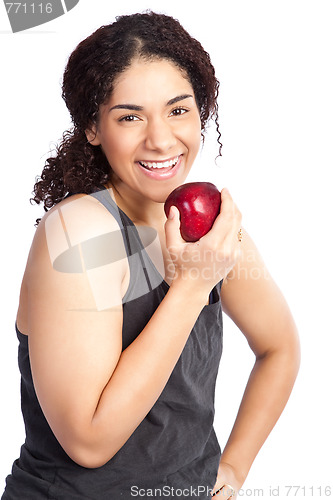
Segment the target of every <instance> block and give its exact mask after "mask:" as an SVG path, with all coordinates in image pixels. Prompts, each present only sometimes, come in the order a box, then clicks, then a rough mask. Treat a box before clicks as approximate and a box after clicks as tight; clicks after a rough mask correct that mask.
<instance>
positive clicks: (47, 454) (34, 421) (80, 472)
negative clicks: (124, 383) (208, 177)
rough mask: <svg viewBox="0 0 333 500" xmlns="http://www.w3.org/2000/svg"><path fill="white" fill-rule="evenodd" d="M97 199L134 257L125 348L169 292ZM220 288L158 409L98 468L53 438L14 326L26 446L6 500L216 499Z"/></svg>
mask: <svg viewBox="0 0 333 500" xmlns="http://www.w3.org/2000/svg"><path fill="white" fill-rule="evenodd" d="M91 196H94V197H95V198H96V199H98V200H99V201H100V202H101V203H102V204H103V205H104V206H105V207H106V208H107V210H109V212H110V213H111V214H112V215H113V216H114V217H115V219H116V220H117V222H118V224H119V227H120V230H121V232H122V236H123V241H124V244H125V248H126V252H127V256H128V259H129V260H128V261H129V267H130V283H129V287H128V290H127V292H126V295H125V296H124V298H123V332H122V335H123V349H126V347H127V346H128V345H129V344H130V343H131V342H132V341H133V340H134V339H135V338H136V337H137V336H138V335H139V334H140V332H141V331H142V330H143V328H144V327H145V325H146V324H147V323H148V321H149V320H150V318H151V316H152V315H153V314H154V312H155V310H156V308H157V307H158V305H159V304H160V303H161V301H162V300H163V298H164V297H165V295H166V294H167V293H168V289H169V286H168V284H167V283H166V282H165V281H164V280H163V277H162V276H161V274H160V273H159V272H158V270H157V269H156V267H155V266H154V264H153V263H152V261H151V260H150V258H149V256H148V254H147V252H146V250H145V245H144V244H143V242H142V239H141V238H140V235H139V232H138V231H137V229H136V227H135V225H134V224H133V222H132V221H131V220H130V219H129V218H128V217H127V215H126V214H125V213H124V212H123V211H121V210H120V209H119V208H118V207H117V205H116V204H115V203H114V201H113V200H112V198H111V197H110V195H109V193H108V191H106V190H104V189H103V190H100V191H97V192H96V193H93V194H92V195H91ZM221 284H222V283H221V282H220V283H219V284H218V285H216V287H214V289H213V290H212V292H211V296H210V303H209V305H207V306H205V307H204V308H203V309H202V311H201V313H200V315H199V317H198V318H197V321H196V323H195V325H194V327H193V329H192V331H191V333H190V336H189V338H188V340H187V342H186V344H185V347H184V349H183V351H182V353H181V355H180V358H179V359H178V362H177V363H176V365H175V368H174V370H173V372H172V374H171V376H170V378H169V380H168V382H167V384H166V386H165V388H164V390H163V391H162V393H161V395H160V397H159V398H158V400H157V401H156V403H155V404H154V406H153V407H152V409H151V410H150V411H149V413H148V414H147V415H146V417H145V418H144V420H143V421H142V422H141V424H140V425H139V426H138V427H137V429H136V430H135V431H134V432H133V434H132V435H131V436H130V438H129V439H128V440H127V442H126V443H125V444H124V446H123V447H122V448H121V449H120V450H119V451H118V452H117V453H116V455H114V457H113V458H112V459H111V460H109V461H108V462H107V463H106V464H105V465H103V466H102V467H99V468H97V469H86V468H84V467H81V466H79V465H77V464H76V463H75V462H73V461H72V460H71V459H70V458H69V457H68V455H67V454H66V453H65V452H64V450H63V449H62V447H61V446H60V444H59V442H58V441H57V439H56V438H55V436H54V434H53V432H52V430H51V428H50V427H49V425H48V423H47V421H46V419H45V417H44V414H43V412H42V409H41V407H40V405H39V402H38V399H37V397H36V393H35V389H34V385H33V380H32V376H31V369H30V361H29V351H28V337H27V336H26V335H23V334H22V333H21V332H19V331H18V329H17V327H16V332H17V336H18V340H19V351H18V362H19V368H20V372H21V406H22V414H23V418H24V423H25V429H26V440H25V443H24V444H23V445H22V447H21V453H20V457H19V458H18V459H17V460H15V462H14V464H13V468H12V473H11V474H10V475H9V476H8V477H7V479H6V489H5V492H4V494H3V496H2V500H9V499H15V500H18V499H23V498H24V499H27V500H28V499H33V500H39V499H40V500H42V499H43V500H45V499H50V500H51V499H52V500H85V499H86V500H88V499H89V500H118V499H119V498H123V499H125V500H132V499H133V498H136V497H137V498H141V499H151V498H155V499H159V498H173V497H176V498H184V499H185V498H186V499H188V498H195V499H198V498H199V499H210V498H211V496H210V490H211V489H212V488H213V486H214V484H215V481H216V476H217V469H218V464H219V460H220V455H221V451H220V447H219V444H218V441H217V438H216V435H215V432H214V428H213V420H214V395H215V383H216V377H217V373H218V367H219V362H220V357H221V353H222V309H221V301H220V289H221ZM15 326H16V325H15ZM110 425H112V421H110Z"/></svg>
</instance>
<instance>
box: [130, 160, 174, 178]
mask: <svg viewBox="0 0 333 500" xmlns="http://www.w3.org/2000/svg"><path fill="white" fill-rule="evenodd" d="M182 156H183V155H178V156H175V157H174V158H171V159H169V160H165V161H144V160H142V161H138V162H137V163H138V164H139V166H140V167H141V170H142V171H143V172H144V173H145V174H147V175H148V176H149V177H153V178H154V179H166V178H169V177H172V176H173V175H175V174H176V172H177V170H178V168H179V166H180V164H181V159H182Z"/></svg>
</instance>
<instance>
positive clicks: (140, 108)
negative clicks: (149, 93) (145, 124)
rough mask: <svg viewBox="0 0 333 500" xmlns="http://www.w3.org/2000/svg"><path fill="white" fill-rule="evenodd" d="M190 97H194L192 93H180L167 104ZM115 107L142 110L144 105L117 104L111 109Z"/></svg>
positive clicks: (170, 104)
mask: <svg viewBox="0 0 333 500" xmlns="http://www.w3.org/2000/svg"><path fill="white" fill-rule="evenodd" d="M189 97H192V98H193V95H192V94H182V95H178V96H177V97H173V98H172V99H170V100H169V101H168V102H167V103H166V105H167V106H172V105H173V104H176V103H177V102H179V101H183V100H184V99H188V98H189ZM113 109H128V110H130V111H142V110H143V106H138V105H137V104H116V105H115V106H112V108H110V109H109V111H112V110H113Z"/></svg>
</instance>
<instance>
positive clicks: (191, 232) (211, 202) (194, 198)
mask: <svg viewBox="0 0 333 500" xmlns="http://www.w3.org/2000/svg"><path fill="white" fill-rule="evenodd" d="M172 205H174V206H175V207H176V208H178V210H179V213H180V234H181V236H182V238H183V239H184V240H185V241H188V242H193V241H198V240H199V239H200V238H202V236H204V235H205V234H206V233H208V231H209V230H210V229H211V227H212V225H213V223H214V221H215V219H216V217H217V216H218V214H219V213H220V207H221V194H220V191H219V190H218V189H217V187H216V186H215V185H214V184H212V183H211V182H188V183H186V184H182V185H181V186H178V187H177V188H176V189H174V190H173V191H172V192H171V193H170V194H169V196H168V197H167V199H166V200H165V203H164V212H165V215H166V216H167V217H168V215H169V211H170V207H171V206H172Z"/></svg>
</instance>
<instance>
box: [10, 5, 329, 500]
mask: <svg viewBox="0 0 333 500" xmlns="http://www.w3.org/2000/svg"><path fill="white" fill-rule="evenodd" d="M113 3H114V4H115V2H107V1H101V0H98V1H94V2H91V1H90V2H89V1H88V0H80V2H79V4H78V5H77V6H76V7H75V8H74V9H73V10H72V11H70V12H69V13H68V14H66V15H65V16H63V17H60V18H58V19H56V20H54V21H52V22H50V23H48V24H45V25H43V26H39V27H37V28H34V29H31V30H28V31H26V32H22V33H17V34H12V33H11V32H10V26H9V22H8V20H7V18H6V12H5V8H4V5H3V4H2V3H1V5H0V52H1V75H2V76H1V79H0V85H1V96H0V98H1V120H0V127H1V131H0V140H1V177H0V182H1V199H0V203H1V205H0V207H1V289H2V290H1V329H0V344H1V345H0V357H1V358H0V384H1V385H0V387H1V412H0V443H1V444H0V450H1V451H0V454H1V460H0V482H1V483H0V493H1V490H2V487H3V484H4V479H5V476H6V475H7V474H8V473H9V472H10V470H11V464H12V462H13V460H14V459H15V458H16V457H17V456H18V454H19V448H20V445H21V444H22V442H23V440H24V427H23V422H22V417H21V413H20V400H19V381H20V380H19V373H18V368H17V339H16V337H15V331H14V321H15V315H16V310H17V305H18V297H19V288H20V282H21V278H22V273H23V271H24V267H25V263H26V258H27V255H28V251H29V247H30V244H31V239H32V237H33V234H34V231H35V228H34V222H35V219H36V217H38V216H40V215H42V214H43V210H42V208H41V207H38V206H37V207H36V206H32V205H30V203H29V198H30V196H31V191H32V188H33V184H34V181H35V176H37V175H38V174H40V173H41V170H42V167H43V163H44V161H45V158H46V157H47V153H48V151H49V150H50V149H51V148H52V147H53V144H54V143H55V142H57V141H58V139H59V138H60V137H61V135H62V132H63V130H65V129H66V128H68V127H69V125H70V122H69V115H68V114H67V110H66V108H65V105H64V104H63V102H62V99H61V88H60V85H61V77H62V72H63V69H64V66H65V63H66V59H67V57H68V55H69V54H70V52H71V51H72V50H73V49H74V47H75V46H76V44H77V43H78V42H79V41H81V39H83V38H85V37H86V36H88V35H89V34H90V33H91V32H92V31H93V30H95V29H97V28H98V27H99V26H100V25H102V24H107V23H109V22H112V21H113V20H114V19H115V16H116V15H121V14H125V13H133V12H138V11H143V10H144V9H146V8H153V9H154V10H156V11H158V12H165V13H167V14H170V15H172V16H174V17H176V18H178V19H179V20H180V21H181V23H182V24H183V25H184V27H185V28H186V29H187V30H188V31H189V32H190V33H191V34H192V35H193V36H194V37H196V38H198V39H199V40H200V41H201V43H202V44H203V46H204V47H205V49H206V50H207V51H208V52H209V53H210V54H211V57H212V61H213V64H214V65H215V67H216V71H217V76H218V78H219V80H220V82H221V93H220V98H219V105H220V116H221V118H220V122H221V130H222V142H223V145H224V147H223V158H222V160H221V161H219V162H218V166H216V165H215V163H214V158H215V156H216V155H217V151H218V149H217V144H216V134H215V132H214V129H213V128H212V130H211V131H210V132H209V135H208V138H207V141H206V144H205V147H204V150H203V152H202V153H201V154H200V155H199V157H198V161H197V162H196V164H195V166H194V168H193V172H192V173H191V178H190V180H193V179H198V180H210V181H212V182H215V184H216V185H217V186H218V187H219V188H222V187H223V186H228V188H229V190H230V191H231V193H232V195H233V197H234V198H235V200H236V202H237V204H238V205H239V207H240V209H241V210H242V212H243V217H244V219H243V220H244V225H245V227H246V228H247V229H248V231H249V232H250V234H251V235H252V237H253V238H254V240H255V242H256V244H257V246H258V248H259V250H260V252H261V254H262V255H263V257H264V259H265V261H266V263H267V265H268V268H269V270H270V271H271V274H272V275H273V277H274V278H275V280H276V281H277V283H278V285H279V286H280V288H281V289H282V291H283V293H284V295H285V296H286V298H287V300H288V302H289V305H290V307H291V309H292V312H293V315H294V317H295V320H296V323H297V325H298V328H299V333H300V337H301V343H302V366H301V370H300V373H299V377H298V380H297V383H296V385H295V389H294V391H293V394H292V397H291V399H290V401H289V403H288V405H287V407H286V409H285V411H284V413H283V415H282V417H281V418H280V420H279V422H278V424H277V425H276V427H275V429H274V430H273V432H272V433H271V435H270V437H269V438H268V440H267V442H266V443H265V445H264V447H263V448H262V450H261V452H260V454H259V455H258V457H257V459H256V461H255V463H254V465H253V467H252V469H251V472H250V474H249V476H248V479H247V481H246V483H245V484H244V487H243V491H242V492H241V493H242V496H243V497H246V498H259V497H262V498H270V497H272V498H273V497H275V498H283V499H284V498H309V499H310V498H322V497H323V498H325V497H327V496H328V497H329V496H333V477H332V476H333V475H332V465H333V464H332V453H331V449H332V427H331V425H332V421H333V414H332V404H331V393H332V387H331V386H332V375H333V373H332V364H333V363H332V334H333V328H332V314H331V310H332V282H333V273H332V265H331V255H332V228H331V220H332V204H331V185H330V179H331V176H330V172H331V171H332V169H333V161H332V160H333V153H332V133H333V119H332V117H333V92H332V89H333V69H332V48H333V30H332V25H333V3H332V2H331V1H324V0H317V1H315V0H313V1H307V0H302V1H300V0H288V1H286V0H280V1H279V2H275V1H274V2H273V1H269V0H262V1H259V0H252V1H248V0H238V1H224V0H222V1H219V2H217V1H212V0H206V1H205V2H198V3H196V2H181V1H179V0H169V1H168V2H165V1H164V0H163V1H162V0H154V2H152V1H150V2H149V1H148V2H144V1H142V0H124V1H123V2H121V4H122V7H121V8H120V7H119V8H118V7H113V6H112V4H113ZM217 6H219V8H217ZM224 339H225V340H224V349H225V350H224V356H223V361H222V364H221V369H220V373H219V379H218V384H217V415H216V430H217V433H218V436H219V439H220V442H221V446H223V444H224V443H225V441H226V439H227V436H228V433H229V432H230V429H231V426H232V422H233V420H234V418H235V414H236V411H237V408H238V404H239V402H240V398H241V395H242V392H243V389H244V385H245V383H246V380H247V377H248V374H249V371H250V369H251V366H252V363H253V356H252V354H251V352H250V350H249V348H248V347H247V344H246V341H245V340H244V338H243V336H242V335H241V333H240V332H239V331H238V330H237V329H236V328H235V327H234V325H233V324H232V323H231V322H230V321H228V319H226V320H225V332H224ZM288 485H290V486H300V487H301V488H302V489H300V490H299V491H298V492H297V491H296V488H293V489H292V490H291V491H290V492H289V495H287V493H288V489H287V486H288ZM326 486H331V487H332V490H331V492H329V490H326V492H325V487H326ZM320 487H321V488H322V489H321V490H320V489H319V488H320Z"/></svg>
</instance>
